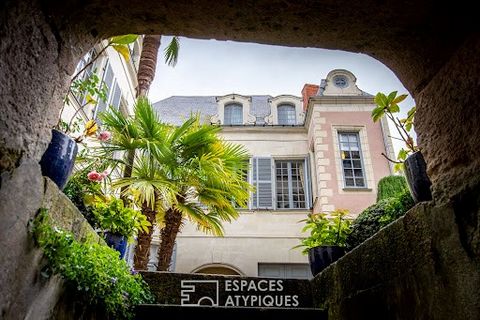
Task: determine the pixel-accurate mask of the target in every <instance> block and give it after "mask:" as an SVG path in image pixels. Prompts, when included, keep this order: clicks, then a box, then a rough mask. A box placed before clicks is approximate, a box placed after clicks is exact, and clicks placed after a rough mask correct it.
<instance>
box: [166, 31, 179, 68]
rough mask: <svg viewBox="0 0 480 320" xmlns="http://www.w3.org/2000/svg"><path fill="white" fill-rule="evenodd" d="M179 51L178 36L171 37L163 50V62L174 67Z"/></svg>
mask: <svg viewBox="0 0 480 320" xmlns="http://www.w3.org/2000/svg"><path fill="white" fill-rule="evenodd" d="M179 51H180V41H179V39H178V37H176V36H175V37H173V38H172V41H170V43H169V44H168V46H167V47H166V48H165V51H164V57H165V63H166V64H167V65H169V66H172V67H175V65H176V64H177V60H178V52H179Z"/></svg>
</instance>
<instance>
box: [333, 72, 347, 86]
mask: <svg viewBox="0 0 480 320" xmlns="http://www.w3.org/2000/svg"><path fill="white" fill-rule="evenodd" d="M333 84H334V85H335V86H336V87H339V88H346V87H348V79H347V77H345V76H342V75H340V76H335V77H333Z"/></svg>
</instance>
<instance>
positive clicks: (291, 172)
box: [275, 160, 307, 209]
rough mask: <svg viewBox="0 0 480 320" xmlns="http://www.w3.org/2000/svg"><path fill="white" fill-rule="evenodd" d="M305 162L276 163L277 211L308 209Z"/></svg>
mask: <svg viewBox="0 0 480 320" xmlns="http://www.w3.org/2000/svg"><path fill="white" fill-rule="evenodd" d="M304 163H305V161H284V160H282V161H275V172H276V192H277V209H292V208H293V209H296V208H306V207H307V205H306V197H305V189H306V181H305V177H306V175H305V167H304Z"/></svg>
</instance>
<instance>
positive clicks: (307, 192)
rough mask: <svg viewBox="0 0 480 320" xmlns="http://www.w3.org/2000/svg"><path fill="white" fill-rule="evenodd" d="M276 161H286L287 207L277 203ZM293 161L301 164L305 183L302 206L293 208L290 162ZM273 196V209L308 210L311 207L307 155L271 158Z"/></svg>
mask: <svg viewBox="0 0 480 320" xmlns="http://www.w3.org/2000/svg"><path fill="white" fill-rule="evenodd" d="M278 162H287V163H288V166H287V170H288V171H287V174H288V175H287V177H288V180H287V186H288V203H289V207H288V208H280V207H279V205H278V194H277V183H278V181H277V163H278ZM294 162H299V163H302V164H303V175H304V177H303V178H304V181H305V184H304V186H303V195H304V207H303V208H295V207H294V206H293V204H294V200H293V186H292V182H293V179H292V178H291V177H292V163H294ZM273 183H274V185H273V192H274V194H273V196H274V200H275V201H274V208H275V210H309V209H310V207H311V199H310V192H311V191H310V184H311V177H310V165H309V162H308V158H307V157H303V158H295V157H294V158H290V157H288V158H273Z"/></svg>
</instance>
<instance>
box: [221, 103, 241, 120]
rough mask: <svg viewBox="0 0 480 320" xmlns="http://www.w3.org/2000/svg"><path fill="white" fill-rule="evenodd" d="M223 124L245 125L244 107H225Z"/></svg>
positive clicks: (238, 105) (233, 105)
mask: <svg viewBox="0 0 480 320" xmlns="http://www.w3.org/2000/svg"><path fill="white" fill-rule="evenodd" d="M223 124H226V125H231V124H243V107H242V105H241V104H238V103H231V104H227V105H226V106H225V109H224V121H223Z"/></svg>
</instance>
